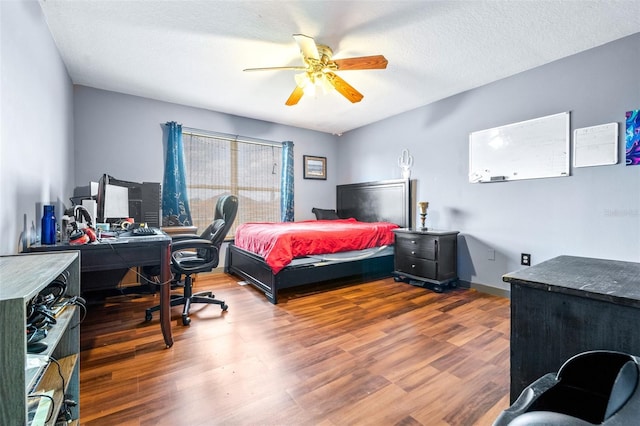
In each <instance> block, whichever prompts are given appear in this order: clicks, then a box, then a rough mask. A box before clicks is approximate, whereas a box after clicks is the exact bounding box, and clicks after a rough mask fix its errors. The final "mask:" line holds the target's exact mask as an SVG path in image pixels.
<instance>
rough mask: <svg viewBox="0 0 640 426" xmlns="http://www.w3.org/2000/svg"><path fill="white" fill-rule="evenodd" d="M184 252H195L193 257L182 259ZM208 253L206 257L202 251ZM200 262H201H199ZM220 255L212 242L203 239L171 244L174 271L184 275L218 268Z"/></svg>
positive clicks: (192, 238) (191, 239) (192, 237)
mask: <svg viewBox="0 0 640 426" xmlns="http://www.w3.org/2000/svg"><path fill="white" fill-rule="evenodd" d="M183 250H195V251H196V252H195V253H194V254H193V256H187V257H184V258H181V257H180V252H181V251H183ZM203 250H204V251H206V252H207V254H206V256H205V255H203V254H202V251H203ZM198 260H200V261H198ZM218 262H219V253H218V247H216V246H215V245H214V244H213V243H212V242H211V241H209V240H205V239H202V238H197V237H196V238H194V236H193V235H192V236H191V238H190V239H185V240H182V241H176V242H172V243H171V263H172V266H173V268H174V269H176V270H177V271H179V272H180V273H183V274H188V273H194V272H206V271H210V270H211V269H213V268H215V267H216V266H218Z"/></svg>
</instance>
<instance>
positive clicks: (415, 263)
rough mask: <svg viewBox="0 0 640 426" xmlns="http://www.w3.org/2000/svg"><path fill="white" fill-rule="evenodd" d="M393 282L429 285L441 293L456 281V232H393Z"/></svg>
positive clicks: (402, 230)
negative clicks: (404, 281)
mask: <svg viewBox="0 0 640 426" xmlns="http://www.w3.org/2000/svg"><path fill="white" fill-rule="evenodd" d="M393 232H394V233H395V236H396V238H395V253H394V259H395V260H394V265H395V270H394V276H395V278H396V281H403V280H408V281H409V282H411V283H412V284H418V285H423V286H425V285H426V286H430V287H432V288H433V290H434V291H437V292H441V291H442V290H443V288H444V287H446V286H448V285H455V284H456V283H457V280H458V271H457V256H458V254H457V251H458V249H457V240H458V231H439V230H424V231H423V230H420V229H409V228H400V229H394V230H393Z"/></svg>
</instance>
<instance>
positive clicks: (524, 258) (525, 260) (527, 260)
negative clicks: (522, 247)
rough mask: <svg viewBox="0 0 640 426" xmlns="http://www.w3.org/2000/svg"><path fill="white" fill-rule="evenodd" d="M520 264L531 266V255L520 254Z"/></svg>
mask: <svg viewBox="0 0 640 426" xmlns="http://www.w3.org/2000/svg"><path fill="white" fill-rule="evenodd" d="M520 264H521V265H524V266H531V255H530V254H529V253H520Z"/></svg>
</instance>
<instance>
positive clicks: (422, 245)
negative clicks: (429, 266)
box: [396, 234, 436, 260]
mask: <svg viewBox="0 0 640 426" xmlns="http://www.w3.org/2000/svg"><path fill="white" fill-rule="evenodd" d="M396 252H397V253H398V254H399V255H400V256H415V257H418V258H421V259H429V260H436V239H435V238H433V237H431V236H429V235H401V234H396Z"/></svg>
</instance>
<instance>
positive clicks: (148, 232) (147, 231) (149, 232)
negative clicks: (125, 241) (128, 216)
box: [131, 227, 156, 237]
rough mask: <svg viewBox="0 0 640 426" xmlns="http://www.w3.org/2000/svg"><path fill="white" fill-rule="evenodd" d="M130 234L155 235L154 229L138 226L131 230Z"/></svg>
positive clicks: (140, 235) (137, 235)
mask: <svg viewBox="0 0 640 426" xmlns="http://www.w3.org/2000/svg"><path fill="white" fill-rule="evenodd" d="M131 235H133V236H135V237H144V236H149V235H156V231H155V229H153V228H146V227H139V228H133V229H132V230H131Z"/></svg>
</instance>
